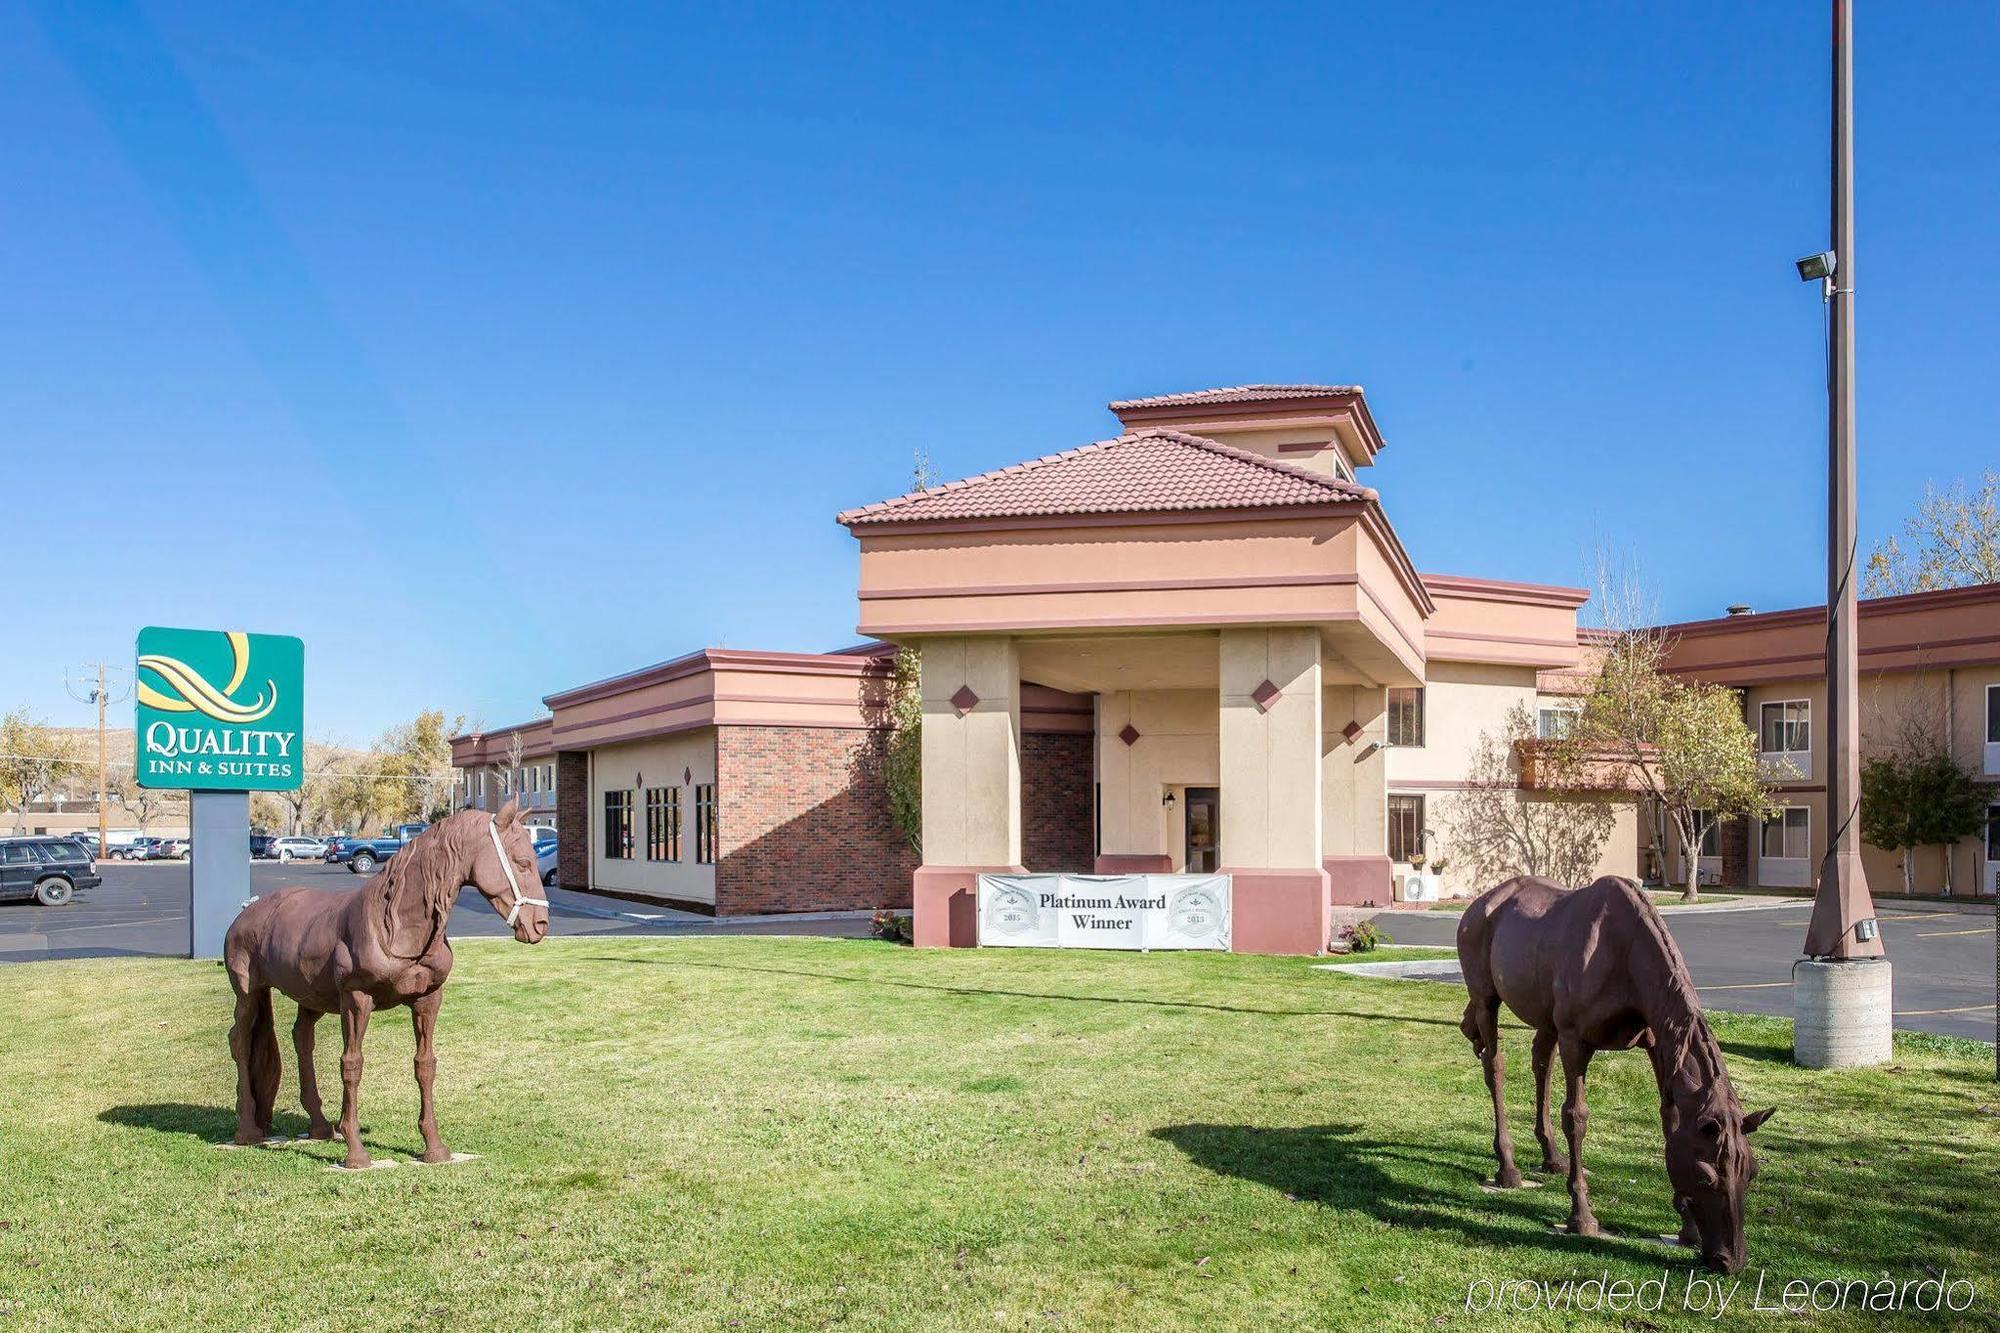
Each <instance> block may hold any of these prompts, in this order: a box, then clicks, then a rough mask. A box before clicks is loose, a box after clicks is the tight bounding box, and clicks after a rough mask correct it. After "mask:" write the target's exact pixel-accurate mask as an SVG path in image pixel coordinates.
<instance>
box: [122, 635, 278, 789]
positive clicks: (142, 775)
mask: <svg viewBox="0 0 2000 1333" xmlns="http://www.w3.org/2000/svg"><path fill="white" fill-rule="evenodd" d="M305 655H306V654H305V645H304V644H303V643H301V642H300V641H299V640H297V639H295V638H292V637H290V636H289V635H284V634H243V633H240V632H237V631H234V630H212V629H162V628H159V627H158V626H149V627H147V628H146V629H142V630H140V631H139V661H138V669H137V673H136V674H135V676H134V677H133V680H134V682H135V685H136V688H135V690H134V697H135V699H136V701H137V704H138V718H137V730H138V758H137V772H138V781H139V785H140V786H141V787H171V788H174V789H176V790H181V791H294V790H297V788H298V786H299V779H300V777H301V772H302V769H303V767H304V762H303V761H304V757H305V726H304V718H305V710H304V708H303V706H302V703H301V696H302V695H303V693H304V689H305Z"/></svg>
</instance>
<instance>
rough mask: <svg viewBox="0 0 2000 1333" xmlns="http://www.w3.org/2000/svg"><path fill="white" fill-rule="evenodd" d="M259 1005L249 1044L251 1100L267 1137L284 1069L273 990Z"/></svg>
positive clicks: (261, 996) (258, 1001) (275, 1111)
mask: <svg viewBox="0 0 2000 1333" xmlns="http://www.w3.org/2000/svg"><path fill="white" fill-rule="evenodd" d="M256 1003H257V1007H256V1010H255V1013H254V1015H253V1017H252V1018H251V1020H250V1033H249V1039H248V1042H247V1045H248V1048H249V1052H250V1097H251V1100H252V1102H254V1103H255V1105H256V1108H257V1112H256V1113H257V1124H258V1126H259V1127H260V1128H262V1129H263V1131H264V1132H265V1133H266V1134H268V1133H270V1132H271V1124H272V1120H273V1119H274V1117H275V1116H276V1114H277V1105H278V1075H279V1073H280V1071H281V1070H282V1068H283V1066H282V1064H281V1063H280V1061H279V1058H278V1023H277V1019H276V1017H275V1016H274V1015H273V1014H272V1012H271V990H270V988H269V987H268V986H267V987H265V988H264V992H263V994H261V995H259V996H258V997H257V1002H256Z"/></svg>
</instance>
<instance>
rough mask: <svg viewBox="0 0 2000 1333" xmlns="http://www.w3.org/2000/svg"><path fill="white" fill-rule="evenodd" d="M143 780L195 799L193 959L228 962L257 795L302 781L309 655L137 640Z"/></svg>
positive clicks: (284, 638) (201, 633) (284, 644)
mask: <svg viewBox="0 0 2000 1333" xmlns="http://www.w3.org/2000/svg"><path fill="white" fill-rule="evenodd" d="M133 679H134V682H135V687H136V688H135V689H134V691H133V697H134V699H135V700H136V703H137V715H136V718H135V730H136V732H137V740H138V746H137V755H136V762H135V765H134V768H135V776H136V779H137V781H138V783H139V785H140V786H142V787H156V788H168V789H173V790H179V791H185V792H187V793H188V832H189V835H190V847H189V856H188V860H189V867H188V868H189V882H190V903H189V908H190V910H189V913H188V921H189V928H188V934H189V939H188V953H189V956H190V957H193V958H220V957H221V956H222V940H223V936H224V935H225V934H227V933H228V930H229V923H230V922H231V921H233V920H235V919H236V913H237V912H238V911H240V910H241V908H242V906H243V903H244V902H245V901H246V900H248V899H249V897H250V793H251V792H253V791H296V790H297V789H298V786H299V783H300V780H301V777H302V775H303V773H304V770H305V763H304V759H305V710H304V707H303V702H302V699H301V695H302V694H303V692H304V687H305V645H304V644H303V643H301V642H300V641H299V640H297V639H295V638H292V637H290V636H288V635H279V634H244V633H242V632H240V631H234V630H198V629H163V628H160V627H158V626H149V627H148V628H146V629H142V630H140V631H139V644H138V669H137V672H136V674H135V675H134V677H133Z"/></svg>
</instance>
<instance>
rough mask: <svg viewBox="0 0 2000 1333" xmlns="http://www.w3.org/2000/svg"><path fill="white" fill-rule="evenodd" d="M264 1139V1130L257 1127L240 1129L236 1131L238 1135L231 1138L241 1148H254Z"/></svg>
mask: <svg viewBox="0 0 2000 1333" xmlns="http://www.w3.org/2000/svg"><path fill="white" fill-rule="evenodd" d="M263 1141H264V1134H263V1131H261V1130H255V1129H239V1130H237V1131H236V1137H235V1138H233V1139H231V1140H230V1142H231V1143H233V1144H235V1145H236V1146H237V1147H239V1148H254V1147H256V1146H257V1145H258V1144H260V1143H262V1142H263Z"/></svg>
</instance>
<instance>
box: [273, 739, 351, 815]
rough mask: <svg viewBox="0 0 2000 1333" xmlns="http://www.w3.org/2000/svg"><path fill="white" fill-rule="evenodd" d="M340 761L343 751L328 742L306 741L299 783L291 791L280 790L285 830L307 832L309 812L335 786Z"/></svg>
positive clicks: (321, 801) (279, 795)
mask: <svg viewBox="0 0 2000 1333" xmlns="http://www.w3.org/2000/svg"><path fill="white" fill-rule="evenodd" d="M340 760H341V754H340V751H339V750H337V749H335V748H334V746H333V745H332V744H331V743H330V742H328V741H324V740H319V741H307V742H306V743H305V749H304V753H303V756H302V759H301V762H300V764H299V785H298V786H297V787H296V788H295V789H293V790H291V791H283V792H279V793H277V794H278V797H279V798H280V799H281V800H283V801H284V803H285V807H286V813H285V821H286V828H285V832H287V833H293V834H298V833H303V832H305V829H306V811H307V810H309V809H311V808H312V807H313V806H314V805H315V804H319V803H323V801H324V798H325V797H326V795H327V792H328V789H329V788H330V787H331V786H332V783H333V779H334V775H335V773H336V772H337V771H338V770H339V767H340Z"/></svg>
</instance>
